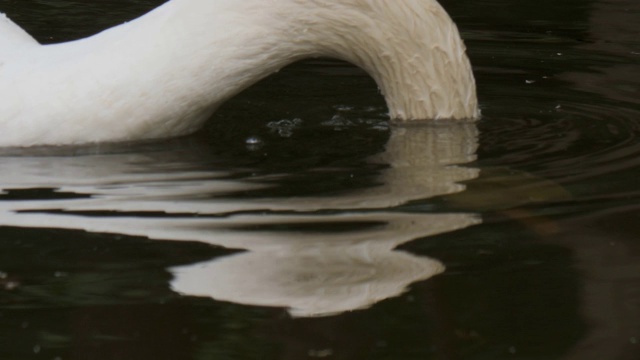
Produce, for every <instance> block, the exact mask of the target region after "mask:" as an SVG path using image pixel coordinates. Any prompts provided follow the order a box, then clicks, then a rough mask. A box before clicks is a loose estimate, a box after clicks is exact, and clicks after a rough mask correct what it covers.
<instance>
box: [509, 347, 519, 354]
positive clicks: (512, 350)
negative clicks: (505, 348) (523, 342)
mask: <svg viewBox="0 0 640 360" xmlns="http://www.w3.org/2000/svg"><path fill="white" fill-rule="evenodd" d="M516 352H517V349H516V347H515V346H512V347H510V348H509V353H510V354H515V353H516Z"/></svg>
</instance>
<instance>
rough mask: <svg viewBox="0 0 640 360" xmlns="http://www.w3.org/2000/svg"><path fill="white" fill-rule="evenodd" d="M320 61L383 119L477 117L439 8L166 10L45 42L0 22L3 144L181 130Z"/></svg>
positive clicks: (227, 1)
mask: <svg viewBox="0 0 640 360" xmlns="http://www.w3.org/2000/svg"><path fill="white" fill-rule="evenodd" d="M320 56H326V57H333V58H338V59H342V60H346V61H349V62H351V63H353V64H355V65H357V66H359V67H361V68H363V69H364V70H365V71H367V72H368V73H369V74H370V75H371V76H372V77H373V78H374V79H375V81H376V82H377V84H378V86H379V87H380V90H381V92H382V94H383V95H384V97H385V100H386V102H387V105H388V107H389V112H390V115H391V117H392V118H395V119H399V120H412V119H445V118H446V119H473V118H476V117H477V116H478V107H477V100H476V90H475V82H474V78H473V73H472V71H471V66H470V64H469V60H468V58H467V56H466V54H465V47H464V45H463V43H462V40H461V38H460V35H459V33H458V30H457V28H456V26H455V24H454V23H453V22H452V21H451V19H450V18H449V16H448V15H447V13H446V12H445V11H444V9H443V8H442V7H441V6H440V5H439V4H438V3H437V1H436V0H394V1H389V0H339V1H338V0H269V1H267V0H242V1H238V0H171V1H169V2H167V3H165V4H164V5H162V6H160V7H159V8H156V9H155V10H153V11H151V12H150V13H148V14H146V15H144V16H142V17H140V18H138V19H136V20H134V21H131V22H129V23H126V24H123V25H120V26H116V27H114V28H111V29H108V30H106V31H103V32H102V33H99V34H97V35H94V36H92V37H89V38H85V39H81V40H77V41H72V42H68V43H61V44H53V45H40V44H38V43H37V42H36V41H35V40H34V39H33V38H32V37H31V36H29V35H28V34H27V33H25V32H24V31H23V30H22V29H21V28H20V27H18V26H17V25H15V24H14V23H13V22H11V21H10V20H9V19H7V18H6V17H4V16H2V14H0V146H31V145H44V144H48V145H56V144H78V143H87V142H99V141H131V140H140V139H153V138H162V137H169V136H176V135H183V134H187V133H190V132H193V131H195V130H197V129H198V128H199V127H200V126H201V125H202V124H203V123H204V121H206V120H207V119H208V118H209V117H210V116H211V114H212V113H213V112H214V111H215V110H216V108H217V107H218V106H219V105H220V104H221V103H222V102H224V101H225V100H227V99H229V98H230V97H232V96H234V95H235V94H237V93H238V92H240V91H242V90H243V89H245V88H247V87H248V86H250V85H252V84H253V83H255V82H257V81H259V80H260V79H262V78H264V77H266V76H268V75H269V74H272V73H274V72H276V71H278V70H279V69H281V68H282V67H284V66H286V65H288V64H290V63H292V62H295V61H298V60H301V59H304V58H308V57H320Z"/></svg>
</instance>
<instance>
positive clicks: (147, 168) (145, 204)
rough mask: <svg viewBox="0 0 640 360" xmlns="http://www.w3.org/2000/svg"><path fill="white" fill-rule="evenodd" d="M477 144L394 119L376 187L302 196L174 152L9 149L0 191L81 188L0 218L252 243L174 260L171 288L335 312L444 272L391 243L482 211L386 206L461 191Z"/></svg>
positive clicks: (461, 129)
mask: <svg viewBox="0 0 640 360" xmlns="http://www.w3.org/2000/svg"><path fill="white" fill-rule="evenodd" d="M476 147H477V130H476V128H475V125H473V124H468V123H457V124H435V125H420V126H418V125H414V126H397V127H392V132H391V136H390V139H389V142H388V143H387V146H386V150H385V151H384V152H383V153H381V154H378V155H377V156H375V157H373V158H372V159H370V161H371V162H372V163H377V164H385V165H387V166H388V168H386V169H385V170H383V171H382V172H381V174H380V177H379V180H378V182H379V184H380V185H379V186H375V187H368V188H359V189H353V190H352V191H349V192H346V193H341V194H340V195H335V196H322V197H320V196H314V197H295V198H266V197H257V196H254V197H251V198H243V199H234V198H233V197H232V196H224V195H226V194H233V193H237V192H240V191H244V192H246V191H250V190H254V189H258V188H264V187H266V185H265V184H262V183H260V182H259V181H256V179H255V178H252V179H241V180H228V177H227V176H228V175H229V174H228V173H226V172H224V171H219V172H216V171H204V170H194V169H202V168H204V167H203V166H197V165H198V164H194V163H191V162H193V161H194V160H193V159H192V160H186V159H185V160H184V162H181V160H180V158H177V159H176V156H173V158H172V159H171V163H170V165H167V159H166V158H167V157H172V156H167V154H163V153H136V154H105V155H85V156H75V157H53V156H49V157H4V158H0V171H1V172H2V178H1V180H0V189H2V190H5V191H7V190H11V191H15V190H16V189H36V188H55V189H56V191H57V192H58V193H60V194H72V195H73V196H67V198H65V196H61V198H59V199H35V200H28V199H23V200H20V201H11V200H5V201H0V225H5V226H22V227H47V228H65V229H78V230H86V231H90V232H101V233H116V234H125V235H134V236H145V237H149V238H151V239H161V240H178V241H200V242H205V243H209V244H212V245H219V246H224V247H227V248H235V249H245V250H249V251H248V252H243V253H239V254H235V255H232V256H227V257H224V258H221V259H215V260H212V261H210V262H207V263H203V264H195V265H191V266H186V267H180V268H174V269H171V271H172V272H173V273H174V275H175V279H174V280H173V282H172V284H171V286H172V287H173V289H175V290H176V291H178V292H180V293H183V294H189V295H198V296H211V297H213V298H215V299H218V300H227V301H233V302H237V303H243V304H255V305H265V306H282V307H287V308H289V309H290V312H291V313H292V315H295V316H322V315H329V314H336V313H340V312H343V311H347V310H353V309H359V308H364V307H367V306H370V305H372V304H374V303H376V302H378V301H380V300H382V299H385V298H388V297H392V296H396V295H398V294H400V293H402V291H403V290H404V289H405V288H406V287H407V286H408V285H409V284H411V283H413V282H415V281H418V280H423V279H426V278H429V277H431V276H433V275H435V274H438V273H440V272H442V271H443V270H444V266H443V265H442V264H441V263H439V262H438V261H436V260H433V259H429V258H426V257H418V256H414V255H411V254H408V253H404V252H400V251H394V249H395V248H396V247H397V246H398V245H400V244H403V243H406V242H409V241H411V240H414V239H417V238H421V237H426V236H432V235H435V234H439V233H443V232H448V231H454V230H456V229H461V228H464V227H467V226H470V225H473V224H477V223H478V222H479V221H480V219H479V217H477V216H476V215H473V214H446V213H445V214H442V213H440V214H429V213H420V214H414V213H403V212H399V211H393V212H391V211H390V208H393V207H395V206H397V205H401V204H404V203H407V202H409V201H412V200H418V199H425V198H429V197H432V196H437V195H444V194H451V193H455V192H459V191H462V190H464V185H462V184H460V182H462V181H466V180H471V179H474V178H476V177H477V176H478V170H477V169H474V168H470V167H465V166H460V165H461V164H465V163H469V162H470V161H473V160H474V159H475V151H476ZM195 158H197V157H195ZM163 160H164V162H163ZM190 161H191V162H190ZM78 195H87V196H85V197H82V196H78ZM317 210H333V211H331V212H322V213H317V212H316V211H317ZM87 211H107V212H109V213H108V216H107V214H104V216H98V215H97V214H96V213H94V214H93V215H91V214H88V213H83V212H87ZM132 212H136V213H132ZM140 212H149V213H148V214H145V216H140V215H141V214H140ZM158 214H161V215H158ZM231 214H233V215H231ZM194 215H198V216H194Z"/></svg>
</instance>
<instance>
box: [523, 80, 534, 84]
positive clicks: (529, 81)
mask: <svg viewBox="0 0 640 360" xmlns="http://www.w3.org/2000/svg"><path fill="white" fill-rule="evenodd" d="M524 82H525V83H527V84H533V83H535V82H536V81H535V80H525V81H524Z"/></svg>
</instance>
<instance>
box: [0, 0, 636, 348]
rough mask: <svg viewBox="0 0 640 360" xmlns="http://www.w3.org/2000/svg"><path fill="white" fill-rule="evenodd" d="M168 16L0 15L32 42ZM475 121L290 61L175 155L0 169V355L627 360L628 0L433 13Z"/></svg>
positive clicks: (632, 223) (41, 159)
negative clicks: (399, 103) (470, 74)
mask: <svg viewBox="0 0 640 360" xmlns="http://www.w3.org/2000/svg"><path fill="white" fill-rule="evenodd" d="M159 3H160V1H115V0H113V1H101V2H95V3H90V2H86V3H85V2H75V1H62V0H50V1H42V0H20V1H11V0H1V1H0V11H4V12H7V13H8V14H9V15H10V16H11V17H12V18H13V19H15V20H16V21H17V22H19V23H20V24H21V25H23V26H24V27H25V28H27V29H29V31H30V32H32V33H33V34H34V35H35V36H36V37H37V38H38V39H39V40H41V41H43V42H55V41H62V40H69V39H74V38H77V37H81V36H85V35H88V34H91V33H94V32H96V31H99V30H100V29H102V28H104V27H107V26H111V25H114V24H117V23H119V22H122V21H125V20H129V19H131V18H133V17H135V16H137V15H138V14H141V13H143V12H145V11H147V10H148V9H150V8H152V7H154V6H156V5H158V4H159ZM444 5H445V7H446V8H447V9H448V10H449V11H450V13H451V14H452V16H453V17H454V19H455V20H456V22H457V23H458V24H459V27H460V29H461V31H462V34H463V37H464V38H465V40H466V43H467V46H468V49H469V55H470V57H471V60H472V63H473V64H474V69H475V73H476V77H477V81H478V86H479V89H478V90H479V96H480V102H481V106H482V110H483V115H484V116H483V119H482V120H481V121H480V122H478V123H477V124H445V123H442V124H432V125H424V124H423V125H414V126H406V127H401V126H391V125H389V124H388V123H387V122H386V116H385V111H386V109H385V107H384V102H383V100H382V98H381V97H380V95H379V94H378V92H377V89H376V87H375V85H374V84H373V82H372V81H371V80H370V79H369V78H368V77H367V76H366V75H365V74H364V73H362V72H361V71H360V70H358V69H355V68H353V67H350V66H349V65H347V64H343V63H338V62H332V61H325V60H317V61H312V62H304V63H301V64H297V65H294V66H292V67H290V68H287V69H286V70H284V71H282V72H281V73H279V74H278V75H276V76H274V77H272V78H269V79H267V80H265V81H263V82H262V83H260V84H259V85H257V86H255V87H253V88H251V89H250V90H248V91H246V92H245V93H243V94H242V95H241V96H239V97H237V98H235V99H233V101H231V102H230V103H228V104H227V105H225V106H224V107H223V108H222V109H221V110H220V111H219V112H218V113H217V114H216V115H215V116H214V117H213V118H212V119H211V121H210V122H209V123H208V124H207V127H206V128H205V129H204V130H202V131H201V132H200V133H198V134H196V135H194V136H190V137H186V138H182V139H175V140H170V141H161V142H153V143H145V144H128V145H117V146H106V145H103V146H91V147H82V148H62V149H38V150H32V151H28V152H23V153H15V152H14V153H5V154H4V156H2V157H0V188H1V189H2V190H3V192H2V193H0V225H1V226H2V227H0V358H1V359H3V360H13V359H20V360H21V359H61V360H62V359H64V360H66V359H305V358H327V359H527V360H528V359H625V360H626V359H640V201H639V200H640V186H639V185H638V183H637V176H638V175H640V140H639V136H640V3H639V2H637V1H636V0H592V1H590V0H580V1H578V0H575V1H574V0H562V1H551V0H542V1H538V2H531V1H524V0H508V1H507V0H482V1H478V0H475V1H471V0H463V1H446V2H444Z"/></svg>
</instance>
